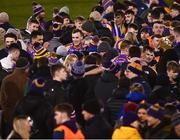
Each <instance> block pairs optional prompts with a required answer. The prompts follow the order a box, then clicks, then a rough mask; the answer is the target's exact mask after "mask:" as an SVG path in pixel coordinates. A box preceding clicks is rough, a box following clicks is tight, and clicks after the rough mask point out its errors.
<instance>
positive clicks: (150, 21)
mask: <svg viewBox="0 0 180 140" xmlns="http://www.w3.org/2000/svg"><path fill="white" fill-rule="evenodd" d="M147 20H148V22H149V23H152V22H153V18H152V16H151V13H148V15H147Z"/></svg>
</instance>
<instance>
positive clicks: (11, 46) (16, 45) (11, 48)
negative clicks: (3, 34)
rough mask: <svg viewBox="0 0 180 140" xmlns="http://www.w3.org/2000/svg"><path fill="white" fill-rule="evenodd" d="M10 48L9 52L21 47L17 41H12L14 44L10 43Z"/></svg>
mask: <svg viewBox="0 0 180 140" xmlns="http://www.w3.org/2000/svg"><path fill="white" fill-rule="evenodd" d="M8 50H9V53H11V52H12V51H15V50H19V51H20V50H21V47H20V45H19V44H17V43H12V44H10V46H9V48H8Z"/></svg>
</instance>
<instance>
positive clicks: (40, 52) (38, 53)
mask: <svg viewBox="0 0 180 140" xmlns="http://www.w3.org/2000/svg"><path fill="white" fill-rule="evenodd" d="M33 50H34V54H33V55H34V59H39V58H41V57H49V55H50V53H49V52H48V51H47V49H46V48H44V47H43V46H42V45H41V44H40V43H34V45H33Z"/></svg>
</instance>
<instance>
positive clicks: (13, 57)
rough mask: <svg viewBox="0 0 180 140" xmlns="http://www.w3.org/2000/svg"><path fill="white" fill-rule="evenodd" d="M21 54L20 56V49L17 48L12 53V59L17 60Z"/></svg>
mask: <svg viewBox="0 0 180 140" xmlns="http://www.w3.org/2000/svg"><path fill="white" fill-rule="evenodd" d="M19 56H20V51H19V50H15V51H14V52H13V53H12V59H13V60H14V61H17V60H18V58H19Z"/></svg>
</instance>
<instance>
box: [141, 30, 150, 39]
mask: <svg viewBox="0 0 180 140" xmlns="http://www.w3.org/2000/svg"><path fill="white" fill-rule="evenodd" d="M148 37H149V33H146V32H141V39H142V40H146V39H147V38H148Z"/></svg>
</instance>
